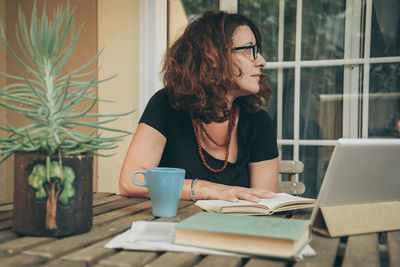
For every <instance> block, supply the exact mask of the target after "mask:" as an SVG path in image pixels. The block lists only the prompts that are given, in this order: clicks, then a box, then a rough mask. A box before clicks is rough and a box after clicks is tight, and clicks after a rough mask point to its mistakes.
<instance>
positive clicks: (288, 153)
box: [278, 145, 293, 181]
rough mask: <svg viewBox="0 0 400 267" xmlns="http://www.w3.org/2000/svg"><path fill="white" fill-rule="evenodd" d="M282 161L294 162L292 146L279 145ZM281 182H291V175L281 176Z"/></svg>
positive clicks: (284, 174)
mask: <svg viewBox="0 0 400 267" xmlns="http://www.w3.org/2000/svg"><path fill="white" fill-rule="evenodd" d="M278 149H279V156H280V160H293V146H292V145H278ZM279 179H280V181H290V174H289V173H282V174H279Z"/></svg>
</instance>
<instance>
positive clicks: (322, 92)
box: [300, 66, 343, 140]
mask: <svg viewBox="0 0 400 267" xmlns="http://www.w3.org/2000/svg"><path fill="white" fill-rule="evenodd" d="M300 86H301V87H300V139H317V140H318V139H328V140H334V139H338V138H340V137H341V136H342V121H343V115H342V114H343V97H342V94H343V66H338V67H317V68H303V69H302V71H301V85H300Z"/></svg>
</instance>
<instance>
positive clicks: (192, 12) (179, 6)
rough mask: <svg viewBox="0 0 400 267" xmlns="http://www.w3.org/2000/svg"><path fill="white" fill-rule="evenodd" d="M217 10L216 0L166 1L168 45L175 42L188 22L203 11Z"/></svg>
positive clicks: (217, 2)
mask: <svg viewBox="0 0 400 267" xmlns="http://www.w3.org/2000/svg"><path fill="white" fill-rule="evenodd" d="M207 10H211V11H215V12H217V11H218V10H219V1H218V0H169V1H168V43H169V44H171V43H172V42H173V41H175V40H176V39H177V38H178V37H179V36H180V35H181V34H182V33H183V30H184V29H185V27H186V25H187V24H188V22H190V21H192V20H193V19H195V18H196V16H197V15H199V14H201V13H203V12H204V11H207Z"/></svg>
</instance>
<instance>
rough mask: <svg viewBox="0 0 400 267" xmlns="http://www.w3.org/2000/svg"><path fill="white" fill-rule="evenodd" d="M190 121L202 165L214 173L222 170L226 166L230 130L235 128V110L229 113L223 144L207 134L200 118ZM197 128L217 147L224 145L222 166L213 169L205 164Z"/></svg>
mask: <svg viewBox="0 0 400 267" xmlns="http://www.w3.org/2000/svg"><path fill="white" fill-rule="evenodd" d="M192 123H193V129H194V134H195V136H196V141H197V147H198V149H199V155H200V158H201V161H202V163H203V165H204V166H205V167H206V168H207V169H208V170H210V171H211V172H214V173H220V172H222V171H223V170H225V169H226V167H227V166H228V158H229V148H230V145H231V139H232V131H233V129H234V128H235V124H236V116H235V112H233V113H232V114H231V115H230V117H229V124H228V132H227V133H226V138H225V142H224V143H223V144H218V143H217V142H216V141H215V140H214V139H213V138H212V137H211V136H210V135H209V133H208V132H207V130H206V128H205V127H204V125H203V122H202V121H200V120H197V121H196V120H194V119H192ZM198 128H200V129H201V130H202V131H203V132H204V134H205V136H206V137H207V138H208V139H209V140H210V141H211V142H212V143H213V144H214V145H216V146H217V147H219V148H223V147H225V160H224V165H223V166H222V168H220V169H214V168H212V167H211V166H210V165H208V164H207V162H206V159H205V158H204V155H203V151H202V148H201V143H200V137H199V130H198Z"/></svg>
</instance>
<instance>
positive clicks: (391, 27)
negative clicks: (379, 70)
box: [371, 0, 400, 57]
mask: <svg viewBox="0 0 400 267" xmlns="http://www.w3.org/2000/svg"><path fill="white" fill-rule="evenodd" d="M371 27H372V29H371V57H389V56H400V1H398V0H387V1H382V0H379V1H376V0H375V1H374V2H373V8H372V25H371Z"/></svg>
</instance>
